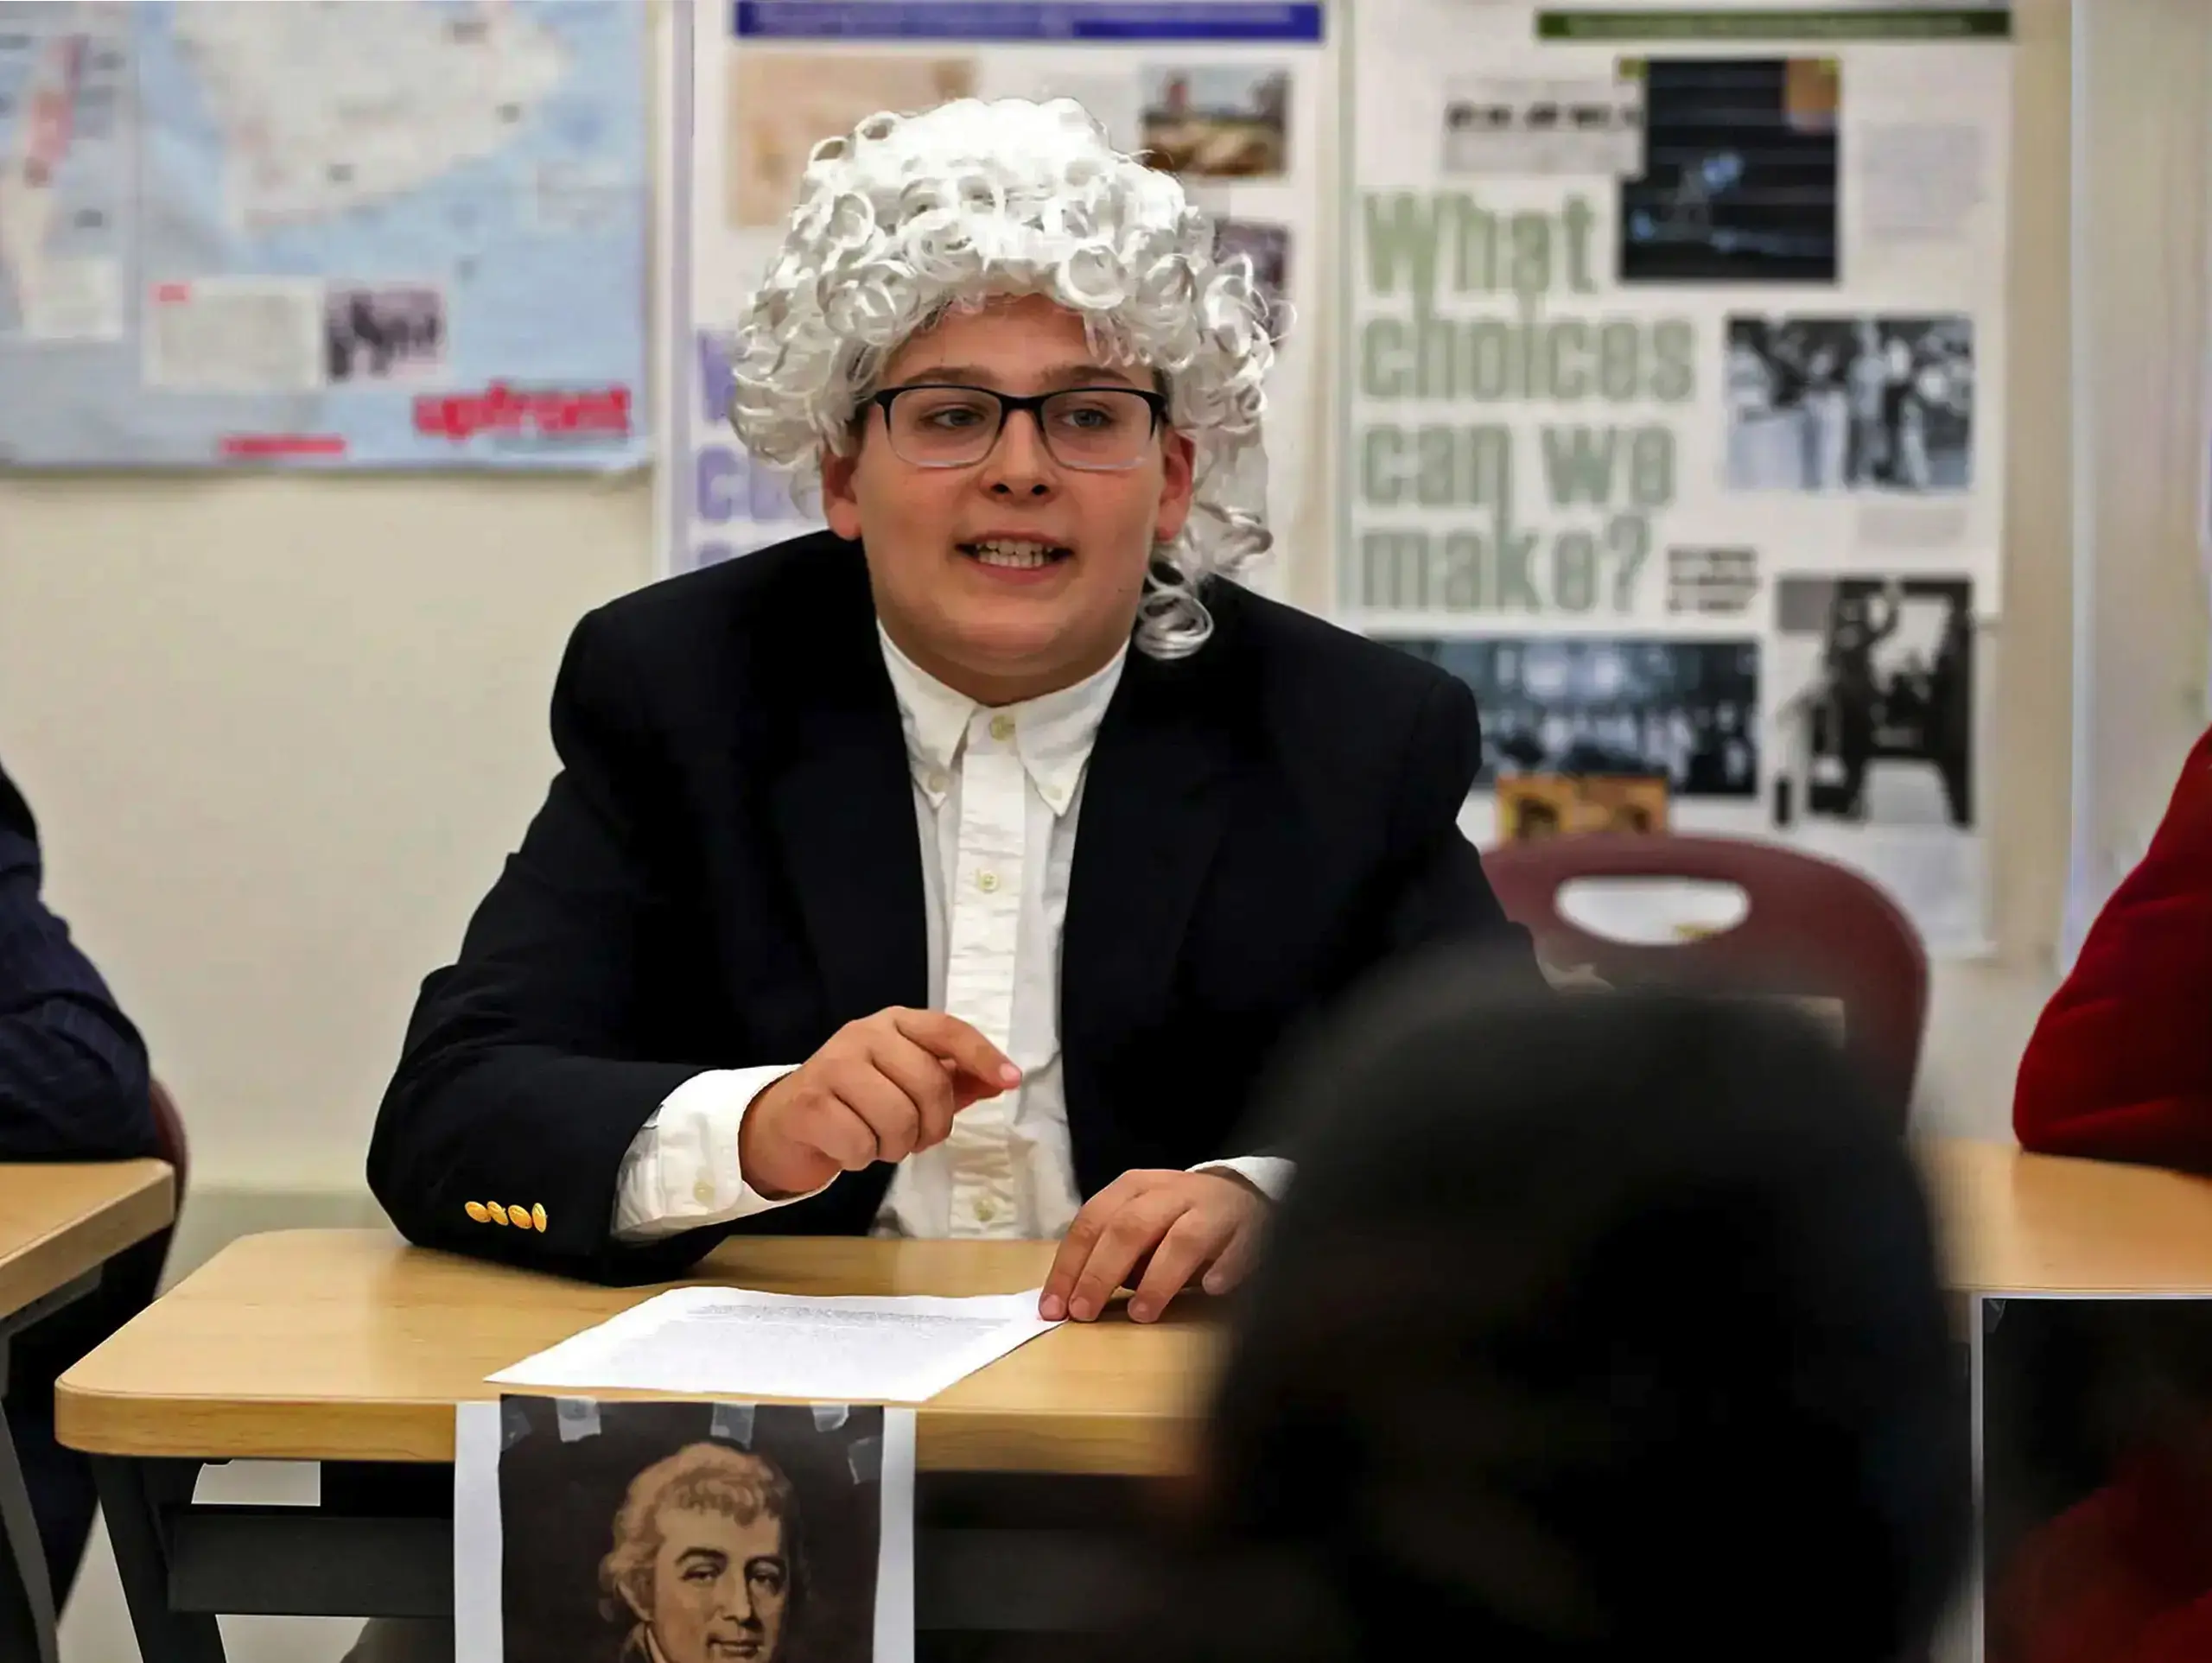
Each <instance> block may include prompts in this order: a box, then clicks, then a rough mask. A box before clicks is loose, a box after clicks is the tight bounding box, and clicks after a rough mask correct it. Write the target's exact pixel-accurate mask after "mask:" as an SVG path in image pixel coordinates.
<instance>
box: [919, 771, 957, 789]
mask: <svg viewBox="0 0 2212 1663" xmlns="http://www.w3.org/2000/svg"><path fill="white" fill-rule="evenodd" d="M925 784H927V785H928V786H929V788H930V790H932V791H942V790H946V789H947V788H949V787H950V785H951V784H952V782H951V781H950V779H947V778H945V777H944V775H943V774H938V773H933V774H931V776H930V777H929V778H928V780H927V781H926V782H925Z"/></svg>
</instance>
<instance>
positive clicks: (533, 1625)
mask: <svg viewBox="0 0 2212 1663" xmlns="http://www.w3.org/2000/svg"><path fill="white" fill-rule="evenodd" d="M497 1412H498V1416H499V1422H498V1434H497V1437H498V1455H497V1472H496V1477H495V1479H494V1481H493V1482H495V1484H496V1493H497V1500H498V1506H497V1518H498V1520H499V1526H498V1538H499V1539H498V1544H497V1549H496V1556H495V1557H494V1556H493V1555H491V1554H488V1553H487V1554H486V1556H485V1560H484V1561H483V1562H488V1563H491V1564H496V1565H497V1566H498V1577H497V1586H498V1589H499V1595H498V1603H499V1614H498V1629H499V1637H500V1646H501V1649H500V1651H499V1653H498V1656H499V1660H500V1663H729V1660H733V1659H736V1660H742V1663H892V1658H893V1656H894V1655H895V1657H896V1658H897V1659H898V1660H899V1663H904V1660H906V1659H910V1658H911V1657H912V1629H913V1615H912V1507H913V1483H912V1461H913V1445H912V1414H911V1412H906V1411H893V1410H886V1409H883V1408H880V1407H858V1406H856V1407H853V1408H846V1407H843V1406H829V1405H821V1404H815V1405H805V1404H799V1405H790V1404H761V1405H757V1406H756V1405H752V1404H732V1403H712V1402H699V1401H686V1402H669V1401H654V1402H645V1401H601V1400H593V1399H588V1398H557V1399H556V1398H550V1397H534V1396H508V1397H503V1398H502V1399H501V1400H499V1404H498V1405H497ZM892 1417H900V1418H901V1419H900V1420H899V1425H898V1426H896V1427H893V1426H891V1425H888V1420H889V1418H892ZM461 1431H463V1432H465V1431H466V1423H465V1422H464V1423H463V1425H462V1427H461ZM894 1432H895V1433H898V1434H899V1436H895V1437H894V1436H887V1435H888V1434H891V1433H894ZM460 1447H461V1457H460V1459H461V1471H460V1472H459V1474H458V1482H460V1483H461V1485H462V1486H463V1488H462V1489H461V1491H459V1492H457V1493H456V1500H455V1507H456V1520H457V1522H456V1534H457V1536H458V1534H459V1533H460V1532H461V1529H462V1528H463V1527H465V1526H467V1525H468V1524H469V1522H470V1521H471V1520H473V1519H474V1512H473V1509H472V1507H471V1505H470V1500H469V1497H468V1495H467V1486H468V1485H469V1484H470V1483H471V1482H472V1481H474V1482H479V1483H480V1482H482V1481H481V1477H480V1476H479V1475H474V1474H473V1473H472V1472H471V1471H470V1470H469V1467H470V1466H471V1465H472V1464H473V1463H470V1461H469V1460H468V1459H467V1451H468V1441H467V1439H465V1438H463V1439H462V1440H461V1445H460ZM461 1563H462V1562H461V1544H460V1543H459V1541H458V1540H457V1541H456V1558H455V1568H456V1575H458V1574H460V1571H461ZM460 1616H461V1610H460V1608H459V1607H458V1605H457V1607H456V1617H457V1618H458V1617H460ZM901 1625H903V1628H902V1626H901ZM899 1634H903V1635H904V1641H903V1644H901V1643H899V1641H898V1639H897V1636H898V1635H899ZM879 1635H888V1636H892V1641H891V1643H890V1645H889V1647H888V1649H885V1648H884V1647H880V1645H879Z"/></svg>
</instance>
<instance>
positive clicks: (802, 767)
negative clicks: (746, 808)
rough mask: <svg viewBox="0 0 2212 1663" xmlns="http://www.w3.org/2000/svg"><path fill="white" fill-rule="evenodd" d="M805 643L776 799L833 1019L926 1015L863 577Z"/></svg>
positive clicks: (914, 909) (912, 850) (902, 764)
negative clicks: (898, 1009)
mask: <svg viewBox="0 0 2212 1663" xmlns="http://www.w3.org/2000/svg"><path fill="white" fill-rule="evenodd" d="M829 557H831V558H835V557H836V556H835V555H831V556H829ZM854 558H855V565H857V564H858V556H857V555H855V557H854ZM848 600H852V601H853V604H852V605H850V606H848V605H847V604H846V603H847V601H848ZM793 633H794V636H795V637H796V636H798V635H803V636H804V639H797V638H794V639H792V640H790V641H789V642H787V643H786V644H785V645H786V647H787V649H788V650H787V651H785V652H784V653H782V654H780V655H779V658H780V663H779V667H778V669H777V670H776V672H775V674H776V676H777V677H778V679H779V682H781V687H780V689H779V694H778V695H777V696H776V698H775V699H774V703H775V705H776V706H777V708H779V711H780V713H781V721H780V723H779V726H780V728H781V730H782V731H781V732H780V733H779V735H778V745H777V747H776V748H777V750H778V752H779V759H780V765H779V768H778V771H777V773H776V778H775V780H774V783H773V784H772V787H771V788H770V800H771V803H772V814H773V816H774V821H775V825H776V831H777V835H778V838H779V841H780V842H781V844H782V847H783V855H784V860H785V868H786V870H787V871H788V873H790V877H791V892H792V894H793V895H794V896H795V897H796V898H797V901H798V909H799V912H800V915H801V917H803V918H804V920H805V926H806V933H807V938H808V941H809V943H810V945H811V946H812V948H813V950H814V957H815V962H816V963H817V966H818V967H819V968H820V970H821V973H822V979H823V986H824V987H825V988H826V989H827V990H828V993H829V1001H830V1015H831V1017H832V1018H833V1019H835V1020H836V1021H838V1022H844V1021H849V1020H851V1019H854V1018H855V1017H859V1016H865V1015H868V1013H869V1012H874V1011H880V1010H882V1009H883V1008H884V1007H885V1006H892V1005H906V1006H922V1005H925V1004H926V1003H928V1001H929V946H928V931H927V925H926V924H925V920H924V917H923V911H922V855H921V841H920V838H919V835H918V832H917V829H916V827H915V824H914V799H913V787H912V782H911V780H910V778H909V777H908V771H907V763H906V739H905V738H904V737H903V735H902V733H901V731H900V728H899V703H898V699H897V696H896V695H894V694H893V692H892V689H891V678H890V676H888V675H887V674H886V672H885V670H884V668H883V655H882V651H881V650H880V647H879V645H878V644H877V642H876V639H875V628H874V608H873V606H872V605H870V604H869V602H868V598H867V588H866V576H865V573H864V572H862V574H861V577H860V593H859V594H858V596H857V597H847V596H845V595H842V594H841V595H840V596H839V597H838V598H837V604H836V606H835V607H834V608H833V609H832V615H831V616H829V617H826V618H824V619H822V620H821V624H820V627H819V628H818V629H816V630H809V631H804V632H793Z"/></svg>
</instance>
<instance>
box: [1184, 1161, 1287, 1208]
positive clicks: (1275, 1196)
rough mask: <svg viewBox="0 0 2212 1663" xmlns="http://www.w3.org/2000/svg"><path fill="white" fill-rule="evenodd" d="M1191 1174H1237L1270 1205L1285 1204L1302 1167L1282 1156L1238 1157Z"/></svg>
mask: <svg viewBox="0 0 2212 1663" xmlns="http://www.w3.org/2000/svg"><path fill="white" fill-rule="evenodd" d="M1191 1170H1192V1171H1193V1172H1234V1173H1235V1174H1236V1176H1237V1177H1240V1178H1243V1180H1244V1182H1245V1183H1247V1184H1250V1185H1251V1186H1252V1187H1253V1188H1254V1189H1255V1190H1258V1191H1259V1192H1260V1193H1261V1194H1262V1195H1263V1196H1266V1197H1267V1198H1268V1200H1269V1201H1281V1199H1282V1198H1283V1196H1285V1195H1287V1194H1288V1193H1289V1190H1290V1181H1291V1179H1292V1178H1293V1177H1296V1176H1297V1172H1298V1164H1297V1162H1295V1161H1290V1160H1286V1159H1284V1158H1282V1157H1281V1155H1238V1156H1236V1157H1235V1158H1232V1159H1230V1160H1210V1161H1207V1162H1206V1163H1205V1165H1200V1166H1193V1167H1192V1169H1191Z"/></svg>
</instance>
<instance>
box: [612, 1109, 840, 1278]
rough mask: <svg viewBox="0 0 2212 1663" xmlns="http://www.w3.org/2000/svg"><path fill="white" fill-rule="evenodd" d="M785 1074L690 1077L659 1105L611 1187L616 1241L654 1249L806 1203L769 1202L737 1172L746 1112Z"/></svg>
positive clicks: (799, 1198)
mask: <svg viewBox="0 0 2212 1663" xmlns="http://www.w3.org/2000/svg"><path fill="white" fill-rule="evenodd" d="M790 1072H791V1070H790V1069H788V1068H785V1067H782V1066H777V1067H773V1068H756V1069H715V1070H709V1072H707V1073H705V1074H695V1075H693V1076H691V1077H690V1079H689V1080H686V1081H685V1082H683V1084H682V1085H680V1086H678V1087H677V1089H675V1090H673V1091H671V1092H670V1093H669V1094H668V1095H667V1096H666V1097H664V1098H663V1099H662V1100H661V1105H660V1107H659V1108H657V1109H655V1110H654V1111H653V1113H652V1119H651V1120H647V1121H646V1122H645V1125H644V1126H642V1127H639V1129H638V1135H637V1136H636V1137H635V1138H633V1139H631V1140H630V1147H629V1149H628V1150H627V1151H626V1152H625V1153H624V1154H623V1157H622V1171H621V1173H620V1177H618V1178H617V1180H616V1182H615V1186H614V1232H613V1234H614V1239H615V1240H616V1241H624V1242H632V1243H635V1242H643V1241H659V1240H660V1239H661V1238H662V1237H664V1236H671V1235H680V1234H681V1233H683V1231H685V1230H696V1229H699V1228H702V1227H704V1226H707V1225H709V1224H728V1223H732V1222H734V1221H736V1220H738V1219H741V1218H748V1217H750V1216H752V1215H753V1214H754V1213H765V1212H767V1211H768V1210H769V1209H772V1208H776V1207H788V1206H789V1205H791V1203H792V1202H795V1201H804V1200H805V1199H806V1198H807V1197H806V1196H784V1197H783V1198H781V1199H779V1200H771V1199H770V1198H769V1197H768V1196H764V1195H762V1194H761V1193H760V1191H759V1190H755V1189H754V1188H753V1186H752V1185H751V1184H747V1182H746V1181H745V1175H744V1173H742V1172H741V1171H739V1170H738V1161H737V1138H738V1133H739V1130H740V1129H741V1127H743V1125H744V1123H745V1114H746V1111H747V1109H749V1108H752V1107H753V1099H755V1098H756V1097H758V1096H760V1094H761V1093H762V1092H763V1091H766V1089H768V1088H769V1087H770V1086H772V1085H773V1084H774V1083H775V1082H777V1081H779V1080H780V1079H782V1078H783V1077H784V1076H785V1075H786V1074H789V1073H790ZM828 1187H829V1186H828V1185H827V1184H825V1185H823V1189H827V1188H828ZM809 1193H810V1194H812V1195H820V1194H821V1193H822V1191H821V1190H811V1191H810V1192H809Z"/></svg>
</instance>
